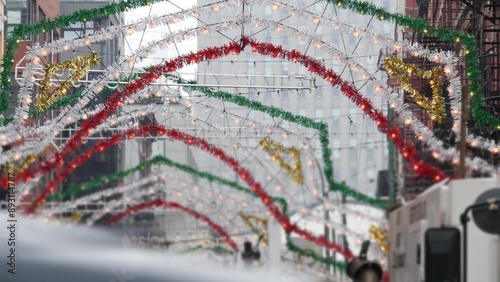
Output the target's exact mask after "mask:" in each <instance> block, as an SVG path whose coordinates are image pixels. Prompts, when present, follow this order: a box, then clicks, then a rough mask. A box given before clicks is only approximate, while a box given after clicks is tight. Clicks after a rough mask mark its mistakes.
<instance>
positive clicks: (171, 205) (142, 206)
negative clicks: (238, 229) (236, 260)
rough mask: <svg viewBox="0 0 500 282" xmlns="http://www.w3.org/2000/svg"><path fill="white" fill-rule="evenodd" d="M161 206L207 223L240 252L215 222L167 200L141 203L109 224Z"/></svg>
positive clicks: (117, 215) (232, 247) (118, 215)
mask: <svg viewBox="0 0 500 282" xmlns="http://www.w3.org/2000/svg"><path fill="white" fill-rule="evenodd" d="M160 206H161V207H164V208H166V209H176V210H180V211H183V212H185V213H187V214H189V215H191V216H192V217H194V218H196V219H198V220H201V221H203V222H205V224H207V225H208V226H210V227H211V228H212V229H213V230H214V231H215V232H217V233H218V234H219V235H221V236H222V238H223V239H224V241H225V242H226V243H227V244H228V245H229V246H231V249H233V251H235V252H238V246H237V244H236V242H234V240H233V239H231V237H230V236H229V233H227V231H226V230H225V229H224V228H223V227H222V226H220V225H218V224H217V223H215V222H213V221H212V220H211V219H210V218H209V217H208V216H206V215H204V214H201V213H199V212H197V211H195V210H193V209H190V208H188V207H185V206H183V205H181V204H179V203H177V202H166V201H165V200H163V199H159V198H158V199H155V200H152V201H149V202H144V203H140V204H138V205H135V206H132V207H129V208H128V209H127V210H126V211H123V212H120V213H118V214H116V215H114V216H113V217H112V218H110V219H109V224H110V225H115V224H116V223H117V222H118V221H120V220H122V219H123V218H125V217H126V216H127V215H132V214H134V213H136V212H138V211H141V210H144V209H147V208H152V207H153V208H154V207H160Z"/></svg>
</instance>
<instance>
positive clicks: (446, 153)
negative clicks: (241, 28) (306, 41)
mask: <svg viewBox="0 0 500 282" xmlns="http://www.w3.org/2000/svg"><path fill="white" fill-rule="evenodd" d="M280 4H283V3H280ZM284 7H285V8H290V7H289V6H288V5H285V6H284ZM319 18H321V17H319ZM258 21H259V22H260V21H264V20H263V19H258ZM266 22H268V24H269V25H273V26H274V25H276V24H278V23H273V22H271V21H266ZM328 22H329V20H328ZM339 24H340V23H339ZM270 27H271V26H270ZM278 27H279V28H280V29H283V30H284V29H286V27H285V26H283V25H280V24H278ZM210 28H211V29H216V27H214V26H210ZM196 30H198V29H196ZM349 30H350V28H349ZM193 31H194V30H191V31H190V30H187V31H184V32H181V33H182V34H184V35H182V37H183V38H185V37H186V36H187V35H190V34H191V33H192V32H193ZM300 34H303V33H302V32H301V33H300ZM305 35H307V34H305V33H304V36H305ZM367 35H368V36H369V37H370V36H371V37H373V36H374V35H370V34H367ZM172 36H173V35H170V37H172ZM308 36H309V37H310V36H311V35H308ZM85 40H87V39H85ZM169 40H170V39H168V38H166V39H165V40H163V41H165V42H168V41H169ZM311 40H312V41H313V42H316V41H317V39H314V38H313V37H311ZM315 40H316V41H315ZM375 40H379V37H375ZM163 41H162V42H163ZM318 42H319V41H318ZM157 44H160V42H158V43H157ZM321 44H322V45H323V44H325V43H324V42H322V41H321ZM397 44H398V46H400V45H402V46H406V45H405V43H397ZM417 45H418V44H416V45H412V46H408V48H409V49H410V50H413V51H412V53H414V55H415V56H420V55H422V56H426V57H427V58H428V59H429V60H431V61H434V62H440V63H445V64H446V66H445V67H444V70H445V73H446V74H447V76H448V77H449V79H450V86H449V87H448V89H449V91H450V98H453V97H455V96H456V95H452V93H458V92H459V90H460V89H461V88H460V87H458V88H457V85H459V84H460V83H459V81H456V79H455V78H453V77H454V71H453V67H450V65H449V64H450V55H449V54H447V53H445V54H443V53H442V52H441V53H436V52H425V51H426V50H419V51H417V49H418V48H417V47H418V46H417ZM153 46H154V45H153ZM144 48H145V50H150V48H153V47H151V46H147V47H144ZM332 50H334V49H332ZM143 52H145V51H144V50H143V51H139V52H138V53H143ZM147 52H151V51H147ZM335 52H337V53H338V51H335ZM335 52H334V53H335ZM337 58H339V55H337ZM341 58H343V56H341ZM348 63H349V64H350V65H351V67H352V68H357V69H358V68H359V69H361V70H363V68H362V66H360V65H359V64H357V63H354V65H352V62H348ZM447 70H448V71H447ZM365 72H366V70H365ZM362 76H363V75H362ZM370 79H374V78H373V76H370ZM452 84H453V85H455V84H457V85H455V86H453V87H452ZM379 88H383V89H385V88H384V87H378V88H377V89H379ZM456 89H459V90H456ZM377 91H378V90H377ZM458 96H460V95H458ZM389 97H390V98H391V99H390V100H391V101H392V103H393V105H396V109H397V110H398V111H401V113H400V114H401V116H402V117H403V119H405V122H406V121H410V124H411V126H412V128H413V129H414V131H415V132H416V133H417V132H418V134H420V135H422V138H423V140H424V141H426V142H428V143H429V146H430V147H431V148H432V149H433V150H435V152H434V153H433V155H434V156H438V157H437V158H439V159H449V160H453V162H455V159H456V157H455V156H456V152H455V153H454V149H453V148H450V149H448V150H440V147H441V145H442V144H441V143H442V142H440V141H439V140H435V138H434V137H433V135H432V133H431V132H430V131H429V130H426V129H427V128H425V127H422V126H423V125H420V124H421V123H420V122H418V120H415V119H414V118H411V116H412V114H411V112H410V114H408V111H406V110H404V108H402V107H401V106H402V105H403V101H402V100H401V101H399V99H396V100H394V97H393V95H389ZM455 98H456V97H455ZM458 98H460V97H458ZM455 102H456V101H455ZM458 103H459V101H458ZM454 105H455V104H453V103H452V105H451V107H452V115H453V116H454V118H457V116H458V115H459V111H458V110H456V109H457V106H454ZM458 108H460V107H459V106H458ZM411 120H413V122H411ZM455 125H456V124H455ZM457 128H458V127H456V126H454V127H453V129H454V130H456V129H457ZM475 139H477V138H473V137H471V136H469V137H468V140H469V141H470V142H472V143H477V142H475V141H474V140H475ZM471 145H472V144H471ZM479 145H480V146H481V147H483V148H484V147H485V146H486V149H489V150H490V151H492V152H494V151H495V150H497V151H498V148H497V147H498V146H494V148H493V149H491V148H490V147H491V145H490V144H489V143H488V144H485V143H481V142H480V143H479ZM436 151H437V152H436ZM466 163H467V165H468V167H473V168H475V169H476V168H479V169H480V170H481V171H483V172H486V173H488V172H491V171H492V168H491V166H490V165H488V164H487V163H485V162H484V161H483V160H481V159H478V158H476V159H475V160H474V161H471V160H468V159H467V160H466Z"/></svg>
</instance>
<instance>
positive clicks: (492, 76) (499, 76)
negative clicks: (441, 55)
mask: <svg viewBox="0 0 500 282" xmlns="http://www.w3.org/2000/svg"><path fill="white" fill-rule="evenodd" d="M404 2H405V13H406V15H408V16H412V17H419V18H424V19H426V20H427V21H428V22H429V23H430V24H431V25H432V26H434V27H439V28H447V29H452V30H459V31H461V32H464V33H469V34H472V35H474V36H475V37H476V39H477V42H478V55H479V56H478V57H479V62H480V70H481V72H482V79H481V81H480V83H481V84H482V85H483V92H484V97H485V100H486V104H487V110H488V111H489V112H490V113H491V114H493V115H496V116H498V117H500V1H473V0H471V1H466V0H462V1H449V0H404ZM403 37H404V38H405V39H407V40H409V41H410V42H418V43H420V44H422V45H423V46H425V47H427V48H430V49H436V48H437V49H441V50H449V51H454V52H455V53H456V54H457V55H458V56H459V58H462V60H460V63H459V72H460V73H461V76H462V78H464V77H465V66H464V61H463V54H461V53H460V52H461V51H460V48H459V47H460V45H459V44H457V43H455V42H443V41H441V40H439V39H438V38H433V37H429V36H427V35H426V34H425V33H424V32H415V31H413V30H404V31H403ZM404 61H405V62H408V63H414V64H417V65H419V66H420V67H421V68H424V69H427V68H431V67H433V64H432V63H431V62H429V61H428V60H425V59H422V58H414V57H411V56H410V55H409V54H408V55H404ZM412 84H413V86H414V87H415V89H417V90H419V91H420V92H421V93H427V94H429V95H430V89H429V85H428V82H427V81H425V80H421V79H420V80H418V79H417V80H413V81H412ZM467 84H468V81H467V80H465V79H462V85H464V86H467ZM444 87H446V85H444ZM443 93H444V94H445V95H446V94H447V92H446V91H443ZM446 96H447V95H446ZM405 100H406V102H408V103H409V104H410V108H411V109H412V110H413V111H414V113H415V115H417V116H419V117H420V118H421V120H422V121H423V123H424V124H426V125H427V126H429V127H430V128H431V129H434V131H435V132H436V135H437V137H438V138H439V137H441V138H442V140H443V141H445V143H451V144H450V145H451V146H452V145H453V138H452V137H450V136H451V130H450V129H451V123H452V120H451V116H450V113H449V109H448V118H447V119H446V120H445V122H444V123H442V124H435V123H433V122H432V121H431V120H430V119H429V118H428V116H427V114H426V113H425V111H424V110H422V109H420V108H419V107H418V106H417V105H416V104H414V103H412V101H411V100H410V99H405ZM401 125H402V126H404V125H403V124H401ZM468 127H469V132H472V133H475V134H478V135H482V136H484V137H487V138H493V139H498V131H495V130H494V129H491V128H481V127H478V126H477V125H475V124H474V122H473V121H469V122H468ZM407 129H408V130H405V134H406V138H407V140H408V141H409V142H412V143H414V144H417V147H418V146H424V145H423V144H422V142H419V140H418V139H417V138H416V136H414V134H413V132H412V131H411V130H409V128H407ZM469 152H470V153H474V154H479V155H481V156H482V157H484V158H486V159H488V160H490V161H491V162H492V163H493V162H497V160H496V159H494V158H493V156H491V154H489V152H483V151H478V150H476V149H474V148H469ZM421 157H422V158H423V159H424V160H425V161H428V162H433V163H434V164H436V165H439V166H441V167H442V168H443V169H444V170H446V171H447V172H448V173H450V174H453V173H454V172H456V169H455V167H454V166H453V165H451V164H446V163H445V164H442V163H439V162H437V161H435V160H434V159H433V158H432V156H430V154H425V153H422V155H421ZM403 167H404V169H403V174H404V179H405V184H404V186H405V188H404V191H402V192H403V194H404V195H405V196H406V197H407V198H413V197H414V196H415V195H416V194H418V193H420V192H421V191H422V190H423V189H425V187H427V186H428V185H429V184H430V183H427V182H426V181H424V180H422V179H419V178H418V177H417V176H416V175H415V174H414V172H412V170H411V169H409V168H408V166H403Z"/></svg>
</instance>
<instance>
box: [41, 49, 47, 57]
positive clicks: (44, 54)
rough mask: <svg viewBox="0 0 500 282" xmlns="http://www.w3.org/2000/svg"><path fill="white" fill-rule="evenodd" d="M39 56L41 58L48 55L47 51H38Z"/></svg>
mask: <svg viewBox="0 0 500 282" xmlns="http://www.w3.org/2000/svg"><path fill="white" fill-rule="evenodd" d="M40 54H41V55H42V56H47V54H48V53H47V50H45V49H42V51H40Z"/></svg>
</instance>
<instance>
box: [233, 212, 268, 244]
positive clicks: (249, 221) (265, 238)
mask: <svg viewBox="0 0 500 282" xmlns="http://www.w3.org/2000/svg"><path fill="white" fill-rule="evenodd" d="M238 217H239V218H241V220H243V222H244V223H245V224H246V226H247V227H248V228H250V230H252V231H253V232H254V234H255V236H257V237H259V238H260V236H263V238H262V243H263V244H264V246H267V245H268V243H269V240H268V236H269V235H268V234H267V233H268V232H267V226H268V223H269V220H267V219H263V218H260V217H257V216H254V215H250V214H245V213H243V212H239V213H238ZM252 221H254V222H256V223H258V224H260V225H262V231H259V230H258V229H257V228H256V227H255V226H254V225H253V224H252Z"/></svg>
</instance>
